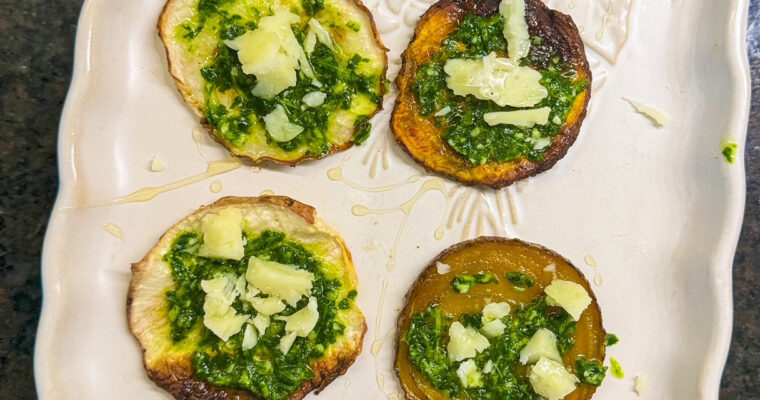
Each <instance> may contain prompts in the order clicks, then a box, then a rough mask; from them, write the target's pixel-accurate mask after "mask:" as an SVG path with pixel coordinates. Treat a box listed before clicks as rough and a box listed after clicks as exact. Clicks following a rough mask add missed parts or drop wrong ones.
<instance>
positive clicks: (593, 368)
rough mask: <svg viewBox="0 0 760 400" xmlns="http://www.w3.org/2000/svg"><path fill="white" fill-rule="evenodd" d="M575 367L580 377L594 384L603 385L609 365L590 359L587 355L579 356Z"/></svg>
mask: <svg viewBox="0 0 760 400" xmlns="http://www.w3.org/2000/svg"><path fill="white" fill-rule="evenodd" d="M575 368H576V374H577V375H578V379H580V380H581V382H583V383H587V384H589V385H592V386H599V385H601V384H602V381H603V380H604V377H605V375H606V374H607V367H605V366H603V365H602V363H601V362H599V361H598V360H589V359H587V358H585V357H579V358H578V359H577V360H575Z"/></svg>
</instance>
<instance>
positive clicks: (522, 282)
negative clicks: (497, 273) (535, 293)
mask: <svg viewBox="0 0 760 400" xmlns="http://www.w3.org/2000/svg"><path fill="white" fill-rule="evenodd" d="M507 280H508V281H509V282H510V283H511V284H512V285H514V286H516V287H519V288H523V289H524V288H532V287H533V285H535V284H536V281H535V280H533V278H531V277H529V276H528V275H525V274H523V273H522V272H507Z"/></svg>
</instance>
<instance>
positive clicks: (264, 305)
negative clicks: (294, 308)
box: [249, 296, 285, 315]
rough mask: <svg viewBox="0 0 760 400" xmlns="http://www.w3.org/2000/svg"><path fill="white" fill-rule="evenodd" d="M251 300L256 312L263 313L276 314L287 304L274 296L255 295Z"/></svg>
mask: <svg viewBox="0 0 760 400" xmlns="http://www.w3.org/2000/svg"><path fill="white" fill-rule="evenodd" d="M249 302H250V303H251V305H252V306H253V309H254V310H256V312H258V313H259V314H263V315H275V314H277V313H279V312H282V310H284V309H285V304H284V303H283V302H282V300H280V299H278V298H277V297H274V296H269V297H267V298H261V297H254V298H252V299H250V300H249Z"/></svg>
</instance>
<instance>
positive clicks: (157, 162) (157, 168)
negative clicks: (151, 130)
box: [150, 156, 166, 172]
mask: <svg viewBox="0 0 760 400" xmlns="http://www.w3.org/2000/svg"><path fill="white" fill-rule="evenodd" d="M165 168H166V166H165V165H164V161H163V160H161V159H160V158H158V156H155V157H153V160H152V161H151V162H150V170H151V171H152V172H161V171H163V170H164V169H165Z"/></svg>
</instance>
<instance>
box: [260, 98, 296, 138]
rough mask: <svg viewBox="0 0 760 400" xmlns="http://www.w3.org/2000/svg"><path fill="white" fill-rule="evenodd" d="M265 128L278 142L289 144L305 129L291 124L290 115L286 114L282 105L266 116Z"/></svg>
mask: <svg viewBox="0 0 760 400" xmlns="http://www.w3.org/2000/svg"><path fill="white" fill-rule="evenodd" d="M264 126H266V129H267V132H269V136H271V137H272V139H274V140H275V141H278V142H287V141H289V140H292V139H293V138H295V137H296V136H298V135H300V134H301V132H303V127H301V126H298V125H296V124H294V123H292V122H290V120H289V119H288V114H286V113H285V108H283V107H282V106H281V105H280V104H278V105H277V107H275V108H274V110H273V111H272V112H270V113H269V114H267V115H265V116H264Z"/></svg>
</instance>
